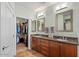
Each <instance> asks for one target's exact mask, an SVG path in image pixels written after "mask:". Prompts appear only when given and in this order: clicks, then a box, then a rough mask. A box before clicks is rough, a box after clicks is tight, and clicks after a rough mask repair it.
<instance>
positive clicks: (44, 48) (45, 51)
mask: <svg viewBox="0 0 79 59" xmlns="http://www.w3.org/2000/svg"><path fill="white" fill-rule="evenodd" d="M40 51H41V53H42V54H44V55H46V56H49V49H48V48H46V47H42V48H41V50H40Z"/></svg>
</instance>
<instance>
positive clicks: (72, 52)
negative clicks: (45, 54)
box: [61, 43, 77, 57]
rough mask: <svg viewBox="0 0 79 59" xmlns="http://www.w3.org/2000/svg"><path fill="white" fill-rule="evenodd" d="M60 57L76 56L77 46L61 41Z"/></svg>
mask: <svg viewBox="0 0 79 59" xmlns="http://www.w3.org/2000/svg"><path fill="white" fill-rule="evenodd" d="M61 57H77V46H76V45H73V44H67V43H61Z"/></svg>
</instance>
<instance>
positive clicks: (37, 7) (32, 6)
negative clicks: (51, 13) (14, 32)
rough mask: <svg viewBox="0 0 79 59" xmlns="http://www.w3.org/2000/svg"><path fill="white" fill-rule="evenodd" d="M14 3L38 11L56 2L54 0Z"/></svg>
mask: <svg viewBox="0 0 79 59" xmlns="http://www.w3.org/2000/svg"><path fill="white" fill-rule="evenodd" d="M15 4H16V5H19V6H23V7H25V8H27V7H28V8H30V9H33V10H35V11H38V10H41V9H44V8H46V7H47V6H49V5H52V4H56V2H16V3H15Z"/></svg>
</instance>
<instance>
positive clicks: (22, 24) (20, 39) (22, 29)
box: [16, 17, 28, 47]
mask: <svg viewBox="0 0 79 59" xmlns="http://www.w3.org/2000/svg"><path fill="white" fill-rule="evenodd" d="M18 44H24V45H25V46H26V47H28V19H25V18H21V17H16V46H17V45H18Z"/></svg>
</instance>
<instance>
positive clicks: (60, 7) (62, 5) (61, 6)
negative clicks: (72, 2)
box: [56, 3, 67, 11]
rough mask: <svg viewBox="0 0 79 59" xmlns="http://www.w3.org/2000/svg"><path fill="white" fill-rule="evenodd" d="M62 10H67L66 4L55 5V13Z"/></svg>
mask: <svg viewBox="0 0 79 59" xmlns="http://www.w3.org/2000/svg"><path fill="white" fill-rule="evenodd" d="M64 8H67V3H63V4H61V5H57V7H56V11H58V10H61V9H64Z"/></svg>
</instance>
